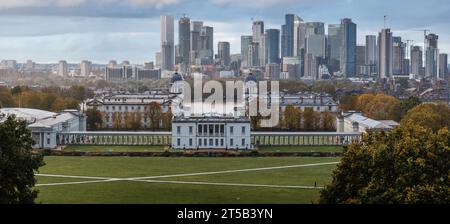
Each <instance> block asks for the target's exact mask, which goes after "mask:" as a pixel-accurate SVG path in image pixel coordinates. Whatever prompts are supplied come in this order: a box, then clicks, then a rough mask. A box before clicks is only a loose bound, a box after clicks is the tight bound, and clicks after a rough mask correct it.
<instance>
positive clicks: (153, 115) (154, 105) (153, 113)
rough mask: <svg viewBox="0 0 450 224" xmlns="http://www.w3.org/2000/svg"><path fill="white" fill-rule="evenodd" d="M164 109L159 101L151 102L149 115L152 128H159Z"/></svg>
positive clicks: (148, 108)
mask: <svg viewBox="0 0 450 224" xmlns="http://www.w3.org/2000/svg"><path fill="white" fill-rule="evenodd" d="M162 114H163V111H162V108H161V105H160V104H159V103H158V102H151V103H150V105H149V106H148V107H147V117H148V119H149V120H150V128H151V129H152V130H153V131H155V130H157V129H158V128H159V124H160V122H161V117H162Z"/></svg>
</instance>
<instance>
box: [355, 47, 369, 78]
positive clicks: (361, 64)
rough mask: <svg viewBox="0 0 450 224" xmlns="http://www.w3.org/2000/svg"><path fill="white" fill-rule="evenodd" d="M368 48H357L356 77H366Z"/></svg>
mask: <svg viewBox="0 0 450 224" xmlns="http://www.w3.org/2000/svg"><path fill="white" fill-rule="evenodd" d="M366 67H367V66H366V46H364V45H360V46H356V75H366V74H367V71H366Z"/></svg>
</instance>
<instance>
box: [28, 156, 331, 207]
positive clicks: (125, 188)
mask: <svg viewBox="0 0 450 224" xmlns="http://www.w3.org/2000/svg"><path fill="white" fill-rule="evenodd" d="M45 161H46V164H47V165H46V166H44V167H42V168H41V170H40V173H41V174H56V175H69V176H77V177H76V178H74V179H71V178H61V177H38V184H52V183H68V182H79V181H92V180H94V181H95V179H83V177H98V178H135V177H154V176H165V175H174V174H192V173H196V175H190V176H178V177H159V178H150V179H149V178H147V179H145V178H144V179H143V181H155V180H156V181H169V182H170V181H177V182H176V183H173V182H171V183H160V182H159V183H154V182H141V181H139V182H138V181H129V180H115V181H111V182H101V183H98V182H97V183H85V184H76V185H58V186H38V187H37V188H38V189H39V191H40V193H39V198H38V202H41V203H44V204H46V203H63V204H65V203H100V204H104V203H106V204H108V203H121V204H122V203H124V204H127V203H161V204H172V203H193V204H197V203H206V204H222V203H233V204H235V203H244V204H247V203H269V204H278V203H293V204H298V203H311V202H313V201H316V200H317V199H318V196H319V190H318V189H298V188H285V187H267V186H266V185H278V186H314V183H315V182H316V183H317V184H318V186H323V185H325V184H327V183H329V181H330V178H331V173H332V170H333V169H334V168H335V165H334V164H331V165H322V166H307V167H295V168H283V169H269V170H258V171H248V172H231V173H219V174H207V175H199V174H198V173H204V172H217V171H219V172H220V171H229V170H242V169H254V168H266V167H280V166H292V165H294V166H297V165H302V164H316V163H328V162H337V161H339V158H184V157H183V158H140V157H138V158H129V157H46V158H45ZM180 182H181V183H180ZM186 182H195V183H186ZM197 182H201V183H205V182H206V183H210V184H214V185H199V184H196V183H197ZM224 184H231V185H235V184H245V185H249V184H250V185H264V186H225V185H224Z"/></svg>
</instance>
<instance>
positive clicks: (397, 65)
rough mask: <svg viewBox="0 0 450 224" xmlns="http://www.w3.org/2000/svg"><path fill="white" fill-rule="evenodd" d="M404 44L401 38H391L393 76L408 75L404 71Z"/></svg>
mask: <svg viewBox="0 0 450 224" xmlns="http://www.w3.org/2000/svg"><path fill="white" fill-rule="evenodd" d="M405 60H406V43H403V42H402V38H401V37H393V38H392V62H393V63H392V73H393V74H394V75H405V74H408V71H406V70H407V69H406V65H405V64H406V61H405Z"/></svg>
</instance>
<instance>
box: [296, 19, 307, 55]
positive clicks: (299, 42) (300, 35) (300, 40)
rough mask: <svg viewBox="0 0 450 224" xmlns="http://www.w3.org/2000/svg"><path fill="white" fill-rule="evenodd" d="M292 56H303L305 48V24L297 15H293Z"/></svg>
mask: <svg viewBox="0 0 450 224" xmlns="http://www.w3.org/2000/svg"><path fill="white" fill-rule="evenodd" d="M293 43H294V45H293V48H294V49H293V54H294V55H293V56H294V57H303V55H304V54H305V50H306V46H305V44H306V26H305V23H304V22H303V19H302V18H300V17H299V16H295V17H294V38H293Z"/></svg>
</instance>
